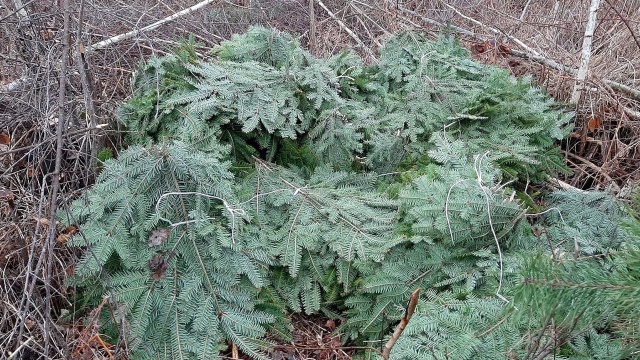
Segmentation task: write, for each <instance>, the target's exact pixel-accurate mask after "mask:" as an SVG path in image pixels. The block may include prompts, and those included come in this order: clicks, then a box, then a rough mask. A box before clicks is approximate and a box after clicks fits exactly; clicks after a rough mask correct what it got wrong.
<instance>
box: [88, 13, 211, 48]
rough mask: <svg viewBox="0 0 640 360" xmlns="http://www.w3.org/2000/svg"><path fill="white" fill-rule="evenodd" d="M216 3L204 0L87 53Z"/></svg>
mask: <svg viewBox="0 0 640 360" xmlns="http://www.w3.org/2000/svg"><path fill="white" fill-rule="evenodd" d="M215 1H216V0H204V1H201V2H199V3H197V4H195V5H193V6H192V7H190V8H187V9H184V10H181V11H178V12H177V13H175V14H173V15H171V16H167V17H166V18H164V19H162V20H158V21H156V22H154V23H153V24H151V25H147V26H145V27H143V28H140V29H136V30H132V31H129V32H127V33H124V34H120V35H116V36H112V37H110V38H108V39H106V40H103V41H100V42H98V43H95V44H93V45H90V46H87V47H86V48H85V53H89V52H92V51H95V50H100V49H104V48H106V47H107V46H109V45H111V44H114V43H117V42H120V41H123V40H127V39H130V38H132V37H135V36H138V35H139V34H141V33H143V32H146V31H149V30H153V29H156V28H158V27H160V26H161V25H163V24H166V23H168V22H170V21H173V20H175V19H177V18H179V17H182V16H184V15H187V14H190V13H192V12H194V11H196V10H199V9H201V8H203V7H205V6H207V5H209V4H211V3H213V2H215Z"/></svg>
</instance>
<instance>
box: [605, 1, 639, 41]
mask: <svg viewBox="0 0 640 360" xmlns="http://www.w3.org/2000/svg"><path fill="white" fill-rule="evenodd" d="M604 1H605V2H606V3H607V4H608V5H609V6H610V7H611V8H612V9H613V11H614V12H615V13H616V15H618V17H619V18H620V21H622V23H623V24H624V26H626V27H627V30H629V32H630V33H631V36H633V40H634V41H635V42H636V45H637V46H638V49H640V40H638V37H637V36H636V33H635V32H634V31H633V28H632V27H631V25H629V20H627V18H625V17H624V16H622V14H621V13H620V11H618V8H616V7H615V6H613V4H612V3H611V1H609V0H604Z"/></svg>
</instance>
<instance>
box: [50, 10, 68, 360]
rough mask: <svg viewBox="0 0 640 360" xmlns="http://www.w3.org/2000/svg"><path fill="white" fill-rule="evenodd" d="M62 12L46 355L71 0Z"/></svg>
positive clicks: (64, 122) (65, 98) (52, 189)
mask: <svg viewBox="0 0 640 360" xmlns="http://www.w3.org/2000/svg"><path fill="white" fill-rule="evenodd" d="M61 5H62V12H63V30H62V31H63V32H62V57H61V65H60V76H59V81H60V87H59V89H58V123H57V124H56V161H55V168H54V171H53V174H52V176H53V179H52V181H51V203H50V205H49V206H50V207H49V211H50V215H49V222H50V223H51V225H50V226H49V233H48V235H47V242H46V251H47V255H48V259H47V262H46V263H45V267H46V269H47V271H46V273H47V275H46V278H45V279H44V289H45V296H46V298H45V303H44V305H45V312H44V318H45V323H44V335H45V338H44V340H45V355H49V351H48V350H49V337H50V334H51V333H52V332H51V326H52V319H51V302H52V299H51V277H52V268H53V264H54V262H53V250H54V247H55V245H56V226H55V223H56V211H57V210H58V191H59V190H60V168H61V167H62V145H63V144H62V142H63V140H62V135H63V134H62V132H63V129H65V128H66V125H65V124H66V121H65V118H66V113H65V104H66V102H67V94H66V85H67V63H68V62H69V60H68V57H69V48H70V45H69V38H70V31H69V13H70V9H69V0H62V4H61Z"/></svg>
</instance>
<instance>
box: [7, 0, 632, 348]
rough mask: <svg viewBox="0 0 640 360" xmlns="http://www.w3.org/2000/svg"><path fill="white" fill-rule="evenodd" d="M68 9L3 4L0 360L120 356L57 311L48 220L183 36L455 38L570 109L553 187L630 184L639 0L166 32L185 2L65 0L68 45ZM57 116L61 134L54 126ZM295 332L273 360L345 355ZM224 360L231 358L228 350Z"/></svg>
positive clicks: (196, 12)
mask: <svg viewBox="0 0 640 360" xmlns="http://www.w3.org/2000/svg"><path fill="white" fill-rule="evenodd" d="M66 3H67V1H65V0H61V1H56V2H48V1H47V2H45V1H24V2H21V1H17V0H16V1H3V2H0V29H1V31H0V271H1V272H2V274H1V276H0V279H1V280H0V298H1V301H0V349H3V350H0V359H2V358H22V359H38V358H47V359H49V358H50V359H54V358H59V359H63V358H69V357H72V358H74V359H96V358H97V359H101V358H104V359H111V358H115V357H117V356H120V355H118V354H124V352H123V351H118V346H117V344H111V343H110V339H107V338H104V337H103V336H101V335H100V334H99V332H98V324H97V319H95V317H94V316H93V314H95V312H96V311H95V310H96V309H94V311H92V312H88V313H86V315H85V316H84V317H82V318H73V316H70V314H74V313H75V312H74V310H75V309H74V308H73V304H75V301H74V296H75V289H74V288H73V287H70V286H68V285H67V281H66V279H67V278H68V276H69V275H70V274H71V273H72V271H73V266H74V263H75V261H76V259H77V255H78V254H77V253H75V252H74V251H72V250H70V249H69V248H67V247H66V246H65V241H66V240H67V239H68V238H69V237H70V236H71V235H73V234H74V233H75V232H76V231H77V229H76V228H75V227H73V226H71V227H65V226H63V225H59V224H54V222H55V216H54V214H55V213H56V211H55V210H60V211H61V212H60V213H64V209H65V208H66V206H67V205H68V204H69V203H70V201H71V200H73V199H75V198H77V197H79V196H82V194H83V192H84V190H85V189H86V188H87V187H89V186H90V185H91V184H92V183H93V181H94V178H95V173H96V166H95V165H96V157H98V156H99V154H98V150H99V149H109V151H111V152H112V153H113V154H117V152H118V151H119V150H120V149H121V148H122V147H123V145H122V142H121V135H122V132H121V131H120V129H119V128H118V123H117V122H116V121H115V119H116V118H117V109H118V106H119V104H120V103H121V102H122V101H124V100H126V99H127V97H128V96H129V95H130V93H131V90H132V89H131V88H130V79H131V77H132V75H133V72H134V71H135V69H136V66H137V64H138V63H139V62H140V61H143V60H145V59H148V58H149V57H150V56H151V55H160V56H161V55H164V54H167V53H169V52H170V51H171V49H172V48H175V47H176V45H178V43H179V41H180V40H181V39H186V38H189V37H191V38H192V39H194V40H195V41H196V42H197V43H198V51H199V52H200V53H201V55H202V56H204V57H206V56H207V55H206V54H207V52H208V51H209V50H211V49H213V48H214V47H215V46H216V45H217V44H219V43H220V42H221V41H223V40H225V39H229V38H230V37H231V36H232V35H233V34H236V33H242V32H244V31H245V30H246V29H247V28H248V27H249V26H251V25H264V26H269V27H275V28H278V29H280V30H283V31H287V32H290V33H292V34H295V35H297V36H298V37H299V39H300V42H301V43H302V44H303V45H304V46H305V47H307V48H308V49H309V50H310V51H311V52H312V53H313V54H314V55H316V56H330V55H332V54H336V53H337V52H339V51H341V50H342V49H344V48H348V47H351V48H353V49H355V50H356V51H357V52H358V53H359V54H360V55H361V56H362V57H363V58H364V59H365V60H366V61H367V62H371V63H374V62H375V61H376V54H377V50H378V49H379V48H380V47H381V46H382V42H383V40H384V39H385V38H386V37H388V36H390V35H391V34H394V33H397V32H399V31H405V30H418V31H423V32H425V33H427V34H430V35H432V36H433V37H434V38H435V37H437V36H440V35H451V36H456V37H458V38H459V39H460V41H461V43H462V44H463V45H464V46H465V47H466V48H468V49H469V50H470V53H471V54H472V56H473V57H474V58H475V59H477V60H479V61H481V62H483V63H485V64H490V65H495V66H500V67H503V68H505V69H508V70H509V71H510V72H511V73H512V74H513V75H515V76H529V77H531V78H532V79H533V80H534V83H535V84H537V85H538V86H540V87H542V88H544V89H545V90H546V91H547V93H548V94H550V95H551V96H552V97H553V98H554V99H556V100H557V101H558V102H563V103H571V104H573V105H572V106H573V107H574V108H575V113H576V116H575V120H574V121H575V122H574V126H575V127H574V130H573V132H572V133H571V136H570V137H569V138H568V139H567V140H565V141H564V142H563V143H562V144H560V145H561V146H562V149H563V151H564V154H565V155H566V157H565V161H566V163H567V164H568V165H569V166H570V167H571V168H572V170H573V172H572V173H571V174H569V175H565V176H563V177H560V178H559V179H558V180H559V181H560V182H561V185H562V186H565V187H574V188H579V189H600V190H606V191H609V192H611V193H613V194H615V195H617V196H618V197H620V198H625V197H626V196H628V194H629V192H630V190H631V188H632V187H633V185H634V184H635V183H636V182H637V181H638V180H639V179H640V169H639V166H638V164H639V163H640V152H639V151H638V144H639V143H640V74H639V73H638V71H640V70H638V69H640V66H639V65H640V37H639V35H638V33H639V32H640V3H639V2H638V1H637V0H623V1H615V2H614V1H609V0H605V1H603V2H602V3H601V4H600V5H599V7H598V11H597V13H596V12H594V11H592V10H594V9H593V8H592V6H593V4H594V3H596V2H595V1H561V0H539V1H531V0H530V1H526V2H524V1H518V2H514V1H506V0H470V1H442V0H427V1H387V0H374V1H362V2H361V1H344V0H326V1H320V0H297V1H296V0H287V1H284V0H274V1H270V0H252V1H249V0H243V1H206V2H202V3H201V4H202V5H204V6H202V7H200V8H195V9H193V10H192V11H190V12H188V13H186V14H185V15H181V16H179V17H177V18H175V19H173V20H171V21H168V17H170V16H172V15H174V14H181V13H180V11H181V10H183V9H186V8H188V7H189V6H191V5H192V3H193V2H191V1H189V2H186V1H184V0H168V1H164V2H146V1H133V2H122V1H118V0H108V1H95V0H70V1H69V7H68V11H67V13H68V15H69V23H68V29H69V34H70V36H69V38H67V39H65V38H64V37H63V34H64V25H65V22H64V14H65V8H64V5H65V4H66ZM597 3H599V1H598V2H597ZM23 5H24V6H23ZM590 18H591V19H592V20H593V21H595V23H594V25H595V26H594V27H593V29H594V31H593V34H592V35H591V34H589V31H587V30H588V29H589V23H590V21H589V19H590ZM162 21H166V22H163V23H162V24H160V25H159V26H157V27H148V25H151V24H154V23H156V22H162ZM132 31H134V32H133V33H129V32H132ZM123 34H129V35H127V36H122V35H123ZM119 35H120V36H119ZM585 39H586V40H587V41H585ZM65 40H68V42H69V45H70V49H71V50H70V51H69V52H68V53H65V52H63V51H62V49H63V46H62V45H64V44H65ZM589 40H590V41H589ZM63 68H66V70H65V71H62V69H63ZM581 69H585V70H586V72H585V74H586V78H585V79H584V81H582V80H581V79H580V75H581V73H582V71H581ZM61 74H67V76H64V81H63V82H62V83H65V85H66V88H65V90H64V91H62V92H60V91H59V88H60V84H61V81H60V80H61V78H62V76H61ZM61 104H62V105H61ZM61 107H62V110H63V111H61ZM60 114H63V115H64V118H63V120H64V121H67V126H66V127H62V126H57V125H58V123H59V122H60V121H61V119H60V116H59V115H60ZM58 143H62V144H63V145H64V146H60V147H58V146H57V144H58ZM56 175H57V176H56ZM293 323H294V326H295V330H294V334H293V336H294V341H293V342H291V343H288V344H281V345H279V346H278V347H277V349H276V352H274V359H276V358H277V359H307V358H313V359H349V358H350V354H351V353H352V350H353V349H349V348H347V347H342V346H341V345H340V344H341V339H340V335H339V334H336V333H334V330H335V328H336V324H335V323H333V321H332V320H329V319H327V318H323V317H311V318H308V317H302V316H297V317H295V318H294V321H293ZM275 354H277V355H275ZM226 356H228V357H229V358H237V357H236V354H235V352H234V349H233V348H232V346H230V348H229V351H228V353H226Z"/></svg>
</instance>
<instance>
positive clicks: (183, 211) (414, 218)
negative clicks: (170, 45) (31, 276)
mask: <svg viewBox="0 0 640 360" xmlns="http://www.w3.org/2000/svg"><path fill="white" fill-rule="evenodd" d="M211 55H212V56H213V60H210V61H203V60H200V59H198V57H197V56H196V55H195V53H194V52H193V50H192V46H191V45H189V44H186V45H185V46H183V47H181V48H180V49H178V50H176V51H175V53H174V54H173V55H169V56H165V57H161V58H151V59H150V60H149V61H147V62H146V63H145V64H142V65H141V66H140V68H139V69H138V71H137V72H136V76H135V78H134V81H133V85H134V93H133V95H132V97H131V99H130V100H129V101H128V102H127V103H125V104H124V105H123V106H122V107H121V110H120V121H121V122H122V123H123V125H125V126H126V128H127V135H126V140H127V142H128V143H129V147H128V149H126V150H124V151H122V152H121V153H120V154H119V156H118V157H117V159H110V160H107V161H106V162H105V164H104V170H103V171H102V173H101V174H100V177H99V178H98V180H97V182H96V185H95V186H94V187H93V188H92V189H91V190H90V191H89V192H88V196H87V197H86V198H83V199H79V200H77V201H76V202H75V203H74V204H73V206H72V208H71V213H70V214H71V216H72V218H73V219H74V220H75V221H77V222H78V223H79V224H80V229H81V234H80V235H78V236H75V237H74V239H73V240H72V242H71V243H70V244H71V245H72V246H78V247H83V248H84V249H85V252H84V255H83V257H82V258H81V259H80V261H79V263H78V265H77V266H76V271H75V275H74V277H73V279H72V282H73V284H74V285H76V286H78V287H79V288H80V290H81V301H83V302H84V304H85V306H87V307H93V306H96V305H97V304H98V303H99V302H100V300H101V298H102V297H103V296H109V297H110V301H111V305H112V309H115V311H114V312H113V313H109V312H107V311H105V313H104V314H102V315H103V317H102V324H103V326H104V328H105V331H108V332H110V333H111V334H113V335H114V336H118V337H119V339H120V340H122V341H126V342H127V348H128V349H129V350H131V351H132V353H133V355H134V357H135V358H193V359H205V358H206V359H211V358H217V357H219V351H221V350H222V349H224V348H225V347H226V342H227V341H231V342H233V343H235V344H237V345H238V346H239V347H240V349H241V350H242V351H243V352H245V353H246V354H248V355H249V356H251V357H252V358H256V359H266V358H268V351H269V346H270V344H269V342H268V341H266V340H265V334H266V333H267V332H269V333H271V334H275V335H276V336H280V337H284V338H286V337H288V336H289V334H288V332H289V330H288V329H289V327H290V325H289V324H288V321H287V316H286V315H287V314H288V313H290V312H305V313H307V314H311V313H316V312H324V313H325V314H327V315H329V316H332V317H339V318H340V319H341V320H342V324H341V326H340V331H342V332H343V333H344V334H345V337H344V339H345V340H347V339H350V340H352V341H356V342H364V341H367V342H368V343H369V344H371V343H373V344H380V341H384V340H385V338H387V337H388V336H389V334H390V332H391V329H392V327H393V326H394V324H395V322H396V321H397V319H399V318H400V317H402V312H403V309H404V306H405V305H406V301H407V298H408V295H409V294H410V293H411V292H412V291H413V290H415V288H417V287H421V288H423V289H425V291H424V292H423V294H424V295H423V296H422V299H421V301H420V304H419V305H418V308H417V309H416V313H415V314H414V317H413V320H412V321H411V322H410V324H409V326H408V328H407V330H406V331H405V334H403V336H402V337H401V338H400V341H399V342H398V343H397V344H396V347H395V348H394V350H393V352H392V357H393V358H397V359H416V358H420V359H430V358H431V359H445V358H456V359H477V358H486V359H492V358H495V359H504V358H527V359H528V358H531V359H533V358H536V356H540V355H544V351H548V348H547V347H544V346H538V347H535V346H533V345H532V344H531V343H528V342H527V341H526V340H525V338H526V336H529V338H533V336H534V335H535V334H537V335H539V336H538V340H540V341H538V343H537V344H541V343H544V341H550V340H551V339H552V337H551V335H550V330H549V325H550V324H551V323H553V324H555V325H556V326H559V325H562V326H564V327H562V328H561V329H560V330H562V331H560V332H559V333H561V334H562V336H563V339H564V340H565V341H564V342H562V343H554V347H553V349H552V350H553V351H554V352H557V353H562V352H564V353H565V354H569V355H570V356H573V355H575V356H578V355H579V354H588V353H589V352H590V351H595V352H594V353H598V354H605V353H606V354H619V356H620V357H615V358H622V356H624V355H623V354H625V352H624V347H623V344H622V343H621V342H611V341H609V337H608V336H609V335H608V331H609V330H610V329H612V323H611V322H610V320H611V319H613V318H614V317H616V316H618V317H620V318H625V319H629V317H628V316H626V314H628V312H626V313H625V312H624V310H625V309H629V307H628V306H627V307H625V306H623V302H621V300H619V299H618V300H616V299H614V300H611V297H606V296H605V295H598V296H604V297H603V298H602V299H605V300H607V299H608V300H607V301H605V300H602V301H604V303H603V302H600V303H598V301H600V299H601V298H597V297H596V298H594V297H593V296H592V295H593V293H594V292H593V291H591V292H589V290H588V289H589V288H588V287H587V290H585V291H586V292H585V293H584V297H585V298H586V300H585V303H583V304H581V306H596V305H598V304H600V305H602V304H606V305H608V304H613V305H612V306H613V307H612V308H611V309H612V310H611V311H607V312H597V311H595V310H594V311H590V312H584V311H583V310H581V309H582V308H581V307H576V308H575V309H570V308H571V305H570V304H568V303H567V302H566V301H567V299H568V296H570V294H572V293H575V291H574V290H576V289H580V286H574V285H571V286H567V287H566V289H565V290H566V291H565V292H564V293H563V294H565V295H566V296H567V298H566V299H565V297H563V296H565V295H563V296H559V297H557V298H553V299H555V300H553V301H546V300H544V299H547V298H548V297H549V296H551V295H550V294H555V293H554V292H556V291H557V287H553V286H551V287H549V286H548V285H549V283H548V280H546V279H549V278H551V277H553V276H556V275H555V274H557V273H558V272H560V273H562V274H566V276H572V275H571V274H573V273H574V272H577V273H582V272H584V271H586V273H585V274H590V275H593V276H591V277H589V276H587V275H585V276H584V277H583V278H580V282H575V284H578V285H581V284H584V283H587V282H596V278H595V277H594V276H595V275H594V274H597V273H598V271H600V272H602V271H612V270H611V269H614V268H615V269H619V270H616V271H618V272H617V273H616V274H620V276H621V277H624V276H629V275H628V274H627V273H625V272H624V271H625V270H624V266H622V265H620V263H618V262H616V261H621V260H616V259H613V258H612V257H610V256H609V254H610V253H611V251H615V250H616V249H620V248H621V246H635V245H634V244H636V242H635V241H636V239H637V238H636V237H634V236H632V235H630V234H629V233H627V232H625V231H624V230H622V229H620V228H619V227H618V225H617V224H618V223H619V222H620V220H621V218H622V213H621V212H620V208H619V205H618V204H617V203H616V202H615V201H614V200H612V199H611V198H609V197H608V196H606V195H603V194H598V193H595V194H592V193H557V194H554V195H553V196H552V197H551V198H550V199H551V200H550V204H549V210H547V211H544V212H542V213H541V214H539V215H537V216H535V217H533V216H530V215H528V213H527V212H528V210H529V209H527V208H526V207H525V206H524V205H523V203H522V202H521V201H520V200H519V199H521V198H522V197H523V193H522V187H521V185H522V184H524V183H525V182H529V181H535V180H542V179H544V177H545V176H547V175H548V174H552V173H554V172H557V171H564V169H565V168H564V166H563V165H562V161H561V157H560V154H559V152H558V150H557V149H556V147H555V146H554V143H555V141H556V140H558V139H561V138H563V137H564V136H566V134H567V132H568V130H569V129H568V125H567V124H568V122H569V119H570V117H571V114H568V113H565V112H562V111H561V110H560V109H559V108H557V106H556V105H554V103H553V102H552V101H551V100H550V99H548V98H547V97H546V96H545V95H544V94H543V93H542V92H541V91H540V90H539V89H537V88H535V87H532V86H531V84H530V83H529V81H528V80H526V79H514V78H513V77H511V76H509V75H508V74H507V73H506V72H505V71H503V70H500V69H497V68H492V67H487V66H484V65H481V64H479V63H477V62H475V61H473V60H470V59H469V58H468V57H467V55H466V51H465V50H464V49H462V48H461V47H460V46H459V45H458V44H457V43H456V41H455V40H453V39H448V38H442V39H439V40H438V41H437V42H432V41H429V40H427V39H426V38H424V37H423V36H422V35H418V34H415V33H406V34H400V35H397V36H395V37H393V38H391V39H389V40H388V41H387V43H386V46H385V48H384V49H383V50H382V52H381V54H380V61H379V62H378V64H376V65H373V66H367V65H364V64H363V62H362V61H361V59H359V58H358V57H357V56H356V55H354V54H353V53H351V52H344V53H341V54H339V55H337V56H335V57H333V58H330V59H326V60H321V59H316V58H314V57H313V56H311V55H310V54H309V53H308V52H306V51H305V50H303V49H302V48H300V46H299V45H298V43H297V41H295V39H293V38H292V37H291V36H290V35H288V34H283V33H279V32H277V31H273V30H267V29H264V28H259V27H258V28H252V29H251V30H249V32H248V33H246V34H244V35H236V36H234V37H233V38H232V40H231V41H228V42H225V43H223V44H222V45H221V46H220V47H219V48H217V49H215V50H214V51H213V53H212V54H211ZM595 218H598V219H601V220H604V222H603V223H602V224H603V225H602V226H593V220H594V219H595ZM527 219H529V220H530V221H527ZM536 219H537V220H536ZM532 223H534V226H535V227H534V228H532V226H531V224H532ZM585 227H586V228H587V229H588V230H585V232H583V231H582V229H583V228H585ZM540 228H544V229H545V230H544V233H545V236H547V237H548V238H549V239H552V240H549V241H546V240H545V239H542V238H541V232H540ZM550 243H552V246H551V247H550V246H549V244H550ZM574 243H575V244H578V243H579V244H580V246H581V248H580V249H581V251H582V250H584V251H585V253H586V254H587V255H589V256H593V259H594V260H592V259H591V258H590V260H589V262H587V263H584V264H585V265H584V267H582V266H583V265H582V262H580V263H579V264H576V266H575V270H572V269H573V267H571V266H563V264H565V261H566V256H567V255H566V254H567V252H568V251H570V250H569V249H568V248H567V247H568V246H569V244H574ZM560 249H563V251H560ZM545 253H546V254H545ZM532 254H534V255H532ZM549 254H552V255H551V257H549ZM561 254H562V255H561ZM581 254H582V252H581ZM563 256H564V257H563ZM574 261H575V262H578V259H577V258H576V259H574ZM622 264H625V261H622ZM572 266H573V265H572ZM616 266H617V267H616ZM583 269H587V270H583ZM589 269H591V270H589ZM620 281H623V280H620ZM567 284H569V281H568V280H567ZM571 284H574V283H571ZM598 284H599V283H598ZM624 284H626V285H625V286H629V287H633V285H632V284H630V283H628V282H627V283H624ZM594 286H596V287H595V288H591V289H596V288H597V286H601V285H594ZM554 296H555V295H554ZM594 299H598V301H594ZM538 300H540V301H545V302H543V303H541V304H540V303H535V304H534V303H533V302H535V301H538ZM558 307H562V311H564V312H562V313H558V312H557V311H556V312H554V311H553V309H556V308H558ZM572 311H573V312H572ZM581 311H582V312H581ZM114 313H115V314H116V315H115V316H114V315H113V314H114ZM585 314H586V315H588V316H586V315H585ZM559 316H561V317H559ZM577 324H580V326H577ZM565 325H566V326H565ZM558 329H559V327H558V328H556V331H559V330H558ZM536 331H537V332H536ZM554 340H556V341H557V340H558V338H554ZM377 346H378V345H375V347H377ZM594 347H597V349H593V348H594ZM605 347H607V349H609V350H610V351H609V350H606V349H604V348H605ZM365 353H375V351H373V352H372V351H371V350H370V351H366V352H365ZM363 355H365V354H363ZM612 356H613V355H612ZM616 356H618V355H616ZM577 358H579V357H577ZM612 358H614V357H612Z"/></svg>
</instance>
